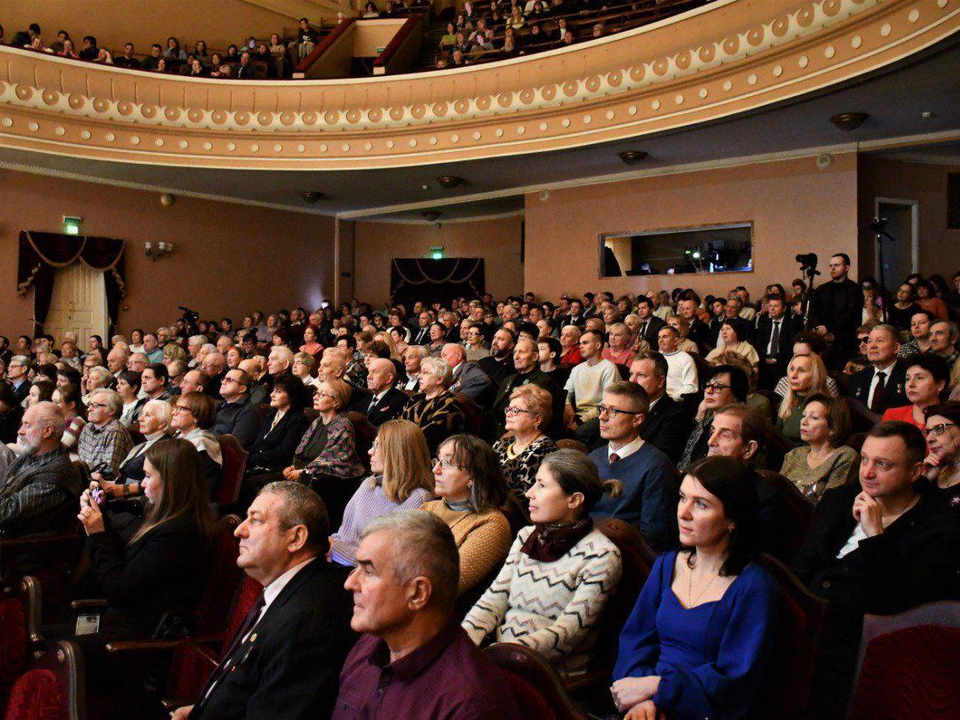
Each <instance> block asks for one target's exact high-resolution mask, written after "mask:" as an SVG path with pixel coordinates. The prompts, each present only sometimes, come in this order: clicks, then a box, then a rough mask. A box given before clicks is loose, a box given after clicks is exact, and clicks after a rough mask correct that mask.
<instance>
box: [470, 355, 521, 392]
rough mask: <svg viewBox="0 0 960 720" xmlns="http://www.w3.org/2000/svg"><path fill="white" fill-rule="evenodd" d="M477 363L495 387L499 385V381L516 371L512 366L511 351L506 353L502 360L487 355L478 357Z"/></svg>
mask: <svg viewBox="0 0 960 720" xmlns="http://www.w3.org/2000/svg"><path fill="white" fill-rule="evenodd" d="M477 365H479V366H480V369H481V370H483V372H484V373H486V376H487V377H488V378H490V382H492V383H493V384H494V385H495V386H496V387H499V386H500V383H502V382H503V381H504V380H506V379H507V378H508V377H509V376H510V375H513V374H514V373H515V372H516V371H517V369H516V368H515V367H514V366H513V353H510V354H509V355H507V357H506V359H504V360H503V361H500V360H497V359H496V358H495V357H494V356H493V355H488V356H487V357H485V358H480V360H478V361H477Z"/></svg>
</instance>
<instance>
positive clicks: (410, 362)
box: [397, 345, 430, 392]
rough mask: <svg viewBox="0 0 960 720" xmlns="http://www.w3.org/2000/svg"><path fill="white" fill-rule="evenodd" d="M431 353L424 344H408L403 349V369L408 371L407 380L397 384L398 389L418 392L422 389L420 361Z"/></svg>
mask: <svg viewBox="0 0 960 720" xmlns="http://www.w3.org/2000/svg"><path fill="white" fill-rule="evenodd" d="M429 354H430V353H429V352H428V351H427V349H426V348H425V347H423V345H408V346H407V348H406V350H404V351H403V369H404V370H405V371H406V373H407V380H406V382H404V383H402V384H398V385H397V389H398V390H410V391H411V392H417V391H418V390H419V389H420V363H421V362H423V359H424V358H425V357H427V356H428V355H429Z"/></svg>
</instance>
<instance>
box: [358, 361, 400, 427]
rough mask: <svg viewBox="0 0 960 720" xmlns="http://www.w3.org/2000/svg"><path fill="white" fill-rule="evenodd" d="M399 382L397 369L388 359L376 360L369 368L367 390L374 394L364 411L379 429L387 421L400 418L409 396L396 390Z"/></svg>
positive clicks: (371, 422) (372, 423)
mask: <svg viewBox="0 0 960 720" xmlns="http://www.w3.org/2000/svg"><path fill="white" fill-rule="evenodd" d="M396 381H397V369H396V368H395V367H394V365H393V362H392V361H390V360H388V359H387V358H375V359H373V360H371V361H370V365H369V366H368V367H367V389H368V390H370V392H371V393H372V395H371V397H370V400H369V402H368V404H367V407H366V408H365V409H364V410H363V412H364V414H365V415H366V416H367V420H369V421H370V424H371V425H373V426H374V427H379V426H380V425H383V423H385V422H387V420H394V419H396V418H398V417H400V413H402V412H403V407H404V405H406V404H407V394H406V393H405V392H402V391H401V390H397V389H396V388H394V384H395V383H396Z"/></svg>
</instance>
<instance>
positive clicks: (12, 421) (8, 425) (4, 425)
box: [0, 405, 23, 443]
mask: <svg viewBox="0 0 960 720" xmlns="http://www.w3.org/2000/svg"><path fill="white" fill-rule="evenodd" d="M22 418H23V408H22V407H20V406H19V405H16V406H14V407H12V408H10V409H9V410H7V412H5V413H3V414H2V415H0V442H2V443H12V442H16V441H17V431H18V430H19V429H20V420H21V419H22Z"/></svg>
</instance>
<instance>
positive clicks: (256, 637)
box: [173, 482, 356, 720]
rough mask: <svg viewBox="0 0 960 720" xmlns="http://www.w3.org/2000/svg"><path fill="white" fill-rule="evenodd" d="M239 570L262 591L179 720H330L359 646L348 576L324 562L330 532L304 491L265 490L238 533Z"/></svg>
mask: <svg viewBox="0 0 960 720" xmlns="http://www.w3.org/2000/svg"><path fill="white" fill-rule="evenodd" d="M234 534H235V535H236V536H237V537H238V538H240V554H239V557H238V558H237V565H239V566H240V567H241V568H243V570H244V571H245V572H246V573H247V575H249V576H250V577H251V578H252V579H253V580H256V581H257V582H258V583H260V584H261V585H263V594H262V595H261V596H260V598H259V599H258V601H257V602H256V603H255V604H254V606H253V607H252V608H251V610H250V612H249V614H248V615H247V617H246V619H245V620H244V622H243V624H242V625H241V626H240V629H239V630H238V631H237V634H236V635H235V636H234V638H233V642H232V644H231V645H230V647H229V648H228V649H227V652H226V653H225V654H224V656H223V660H221V661H220V664H219V665H218V666H217V669H216V670H214V671H213V674H212V675H211V676H210V679H209V680H208V681H207V685H206V687H205V688H204V689H203V692H201V693H200V697H199V698H198V699H197V703H196V704H195V705H191V706H188V707H182V708H179V709H178V710H177V711H176V712H174V713H173V719H174V720H185V719H186V718H187V717H190V718H193V719H196V718H218V719H220V720H222V719H224V718H227V719H229V718H238V719H239V718H248V717H261V718H262V717H279V718H307V717H329V716H330V712H331V710H332V709H333V704H334V700H335V699H336V696H337V674H338V673H339V671H340V668H341V667H342V666H343V660H344V658H345V657H346V655H347V652H348V651H349V650H350V647H351V645H353V642H354V641H355V640H356V635H355V634H354V633H353V632H352V631H351V629H350V613H351V605H350V596H349V595H348V594H347V593H346V592H344V589H343V570H341V569H339V568H334V567H333V566H331V565H330V563H328V562H327V560H326V559H325V557H324V556H325V555H326V552H327V550H328V549H329V541H328V538H329V535H330V525H329V522H328V520H327V510H326V508H325V507H324V505H323V501H322V500H321V499H320V497H319V496H318V495H317V494H316V493H315V492H313V490H310V489H309V488H307V487H306V486H304V485H300V484H299V483H293V482H274V483H270V484H268V485H265V486H264V487H263V489H262V490H261V491H260V493H259V495H257V497H256V499H255V500H254V501H253V503H252V504H251V505H250V508H249V509H248V510H247V519H246V520H244V521H243V522H242V523H240V525H239V527H237V530H236V532H235V533H234Z"/></svg>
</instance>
